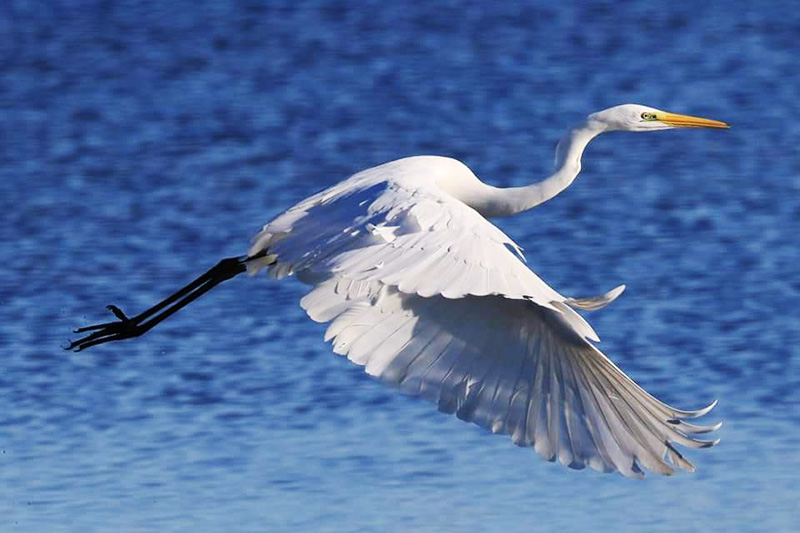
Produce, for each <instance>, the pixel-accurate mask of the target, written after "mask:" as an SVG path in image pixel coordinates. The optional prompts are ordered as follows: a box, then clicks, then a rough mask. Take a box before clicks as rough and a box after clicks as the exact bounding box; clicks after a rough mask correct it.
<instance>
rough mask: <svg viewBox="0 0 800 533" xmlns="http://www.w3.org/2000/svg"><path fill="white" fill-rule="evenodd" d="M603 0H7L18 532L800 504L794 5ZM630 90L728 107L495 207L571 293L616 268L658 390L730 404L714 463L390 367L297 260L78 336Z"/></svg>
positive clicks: (599, 154) (775, 509) (7, 404)
mask: <svg viewBox="0 0 800 533" xmlns="http://www.w3.org/2000/svg"><path fill="white" fill-rule="evenodd" d="M618 4H619V3H618V2H588V3H581V5H580V7H579V6H573V5H561V6H556V5H555V4H554V3H551V2H541V3H536V2H530V3H512V2H507V3H506V2H494V3H492V4H491V5H489V4H485V5H483V7H481V6H479V5H475V4H467V3H461V2H438V3H436V4H435V5H430V6H427V7H425V6H422V5H416V4H414V5H412V4H406V3H388V2H360V3H359V6H358V7H357V8H355V7H351V6H348V5H347V4H346V3H344V2H336V1H331V2H303V3H296V2H285V3H283V4H281V3H279V2H268V3H267V2H264V3H260V2H210V1H209V2H194V1H193V2H188V1H185V2H138V1H127V2H112V1H103V2H101V1H84V2H55V1H52V2H37V1H20V0H8V1H6V2H3V3H2V6H0V133H2V142H0V210H1V211H2V213H3V223H2V224H1V225H0V242H1V243H2V247H0V264H1V265H2V267H0V269H2V270H1V272H2V275H0V303H2V306H0V309H2V311H1V313H2V314H1V315H0V346H2V357H0V405H2V406H3V409H2V410H1V411H0V452H1V453H0V530H4V531H90V530H97V531H221V530H229V531H265V530H273V531H274V530H305V531H322V530H331V531H335V530H346V531H358V530H361V531H372V530H389V531H446V530H464V529H467V528H468V529H471V530H479V531H492V530H496V531H531V530H535V531H567V530H573V531H578V530H597V529H599V528H603V529H608V530H623V529H628V530H637V531H641V530H644V529H647V530H650V531H675V530H684V529H687V528H689V527H691V528H692V529H697V530H706V531H707V530H715V531H734V530H735V531H775V530H781V531H788V530H792V529H794V530H797V529H800V519H798V518H797V515H796V514H795V513H796V510H797V509H796V506H797V501H798V497H799V496H800V490H798V488H797V486H798V476H800V474H798V471H800V452H798V449H797V441H798V438H800V353H799V352H798V345H800V329H799V328H798V320H799V319H800V311H798V305H797V302H798V298H800V267H798V261H799V260H800V253H798V250H797V238H798V235H799V234H800V233H799V232H800V203H799V202H798V193H800V159H799V158H798V154H797V146H798V145H800V122H799V121H798V115H800V104H798V102H799V101H800V98H799V97H800V93H798V87H800V69H798V68H797V67H798V53H800V45H798V35H800V12H799V11H798V10H797V9H796V5H795V4H794V3H793V2H772V3H770V2H761V3H756V2H747V1H725V2H723V1H719V2H692V3H680V2H677V3H673V4H671V5H666V4H661V3H659V5H656V3H651V2H626V3H624V5H622V6H618ZM300 6H302V7H300ZM624 102H636V103H642V104H646V105H651V106H655V107H659V108H662V109H668V110H673V111H676V112H685V113H692V114H697V115H702V116H708V117H711V118H716V119H720V120H725V121H728V122H730V123H732V124H733V125H734V128H733V129H731V130H729V131H680V132H677V131H675V132H662V133H653V134H647V135H644V134H642V135H635V134H623V133H616V134H610V135H606V136H602V137H600V138H599V139H598V140H596V141H595V142H594V143H593V144H592V145H591V146H590V147H589V149H588V151H587V153H586V156H585V160H584V173H583V174H582V175H581V176H580V177H579V178H578V180H577V182H576V183H575V184H574V185H573V187H571V188H570V189H568V190H567V191H566V192H565V193H564V194H563V195H562V196H561V197H559V198H558V199H556V200H554V201H552V202H550V203H548V204H546V205H545V206H543V207H541V208H539V209H537V210H535V211H534V212H531V213H529V214H526V215H523V216H519V217H517V218H515V219H513V220H508V221H504V222H503V223H502V226H503V228H504V229H506V230H507V231H508V232H509V234H510V235H512V237H514V238H515V239H516V240H517V242H519V243H520V244H521V245H522V246H523V247H524V248H525V249H526V251H527V255H528V260H529V263H530V265H531V267H532V268H533V269H534V270H535V271H536V272H538V273H539V274H540V275H541V276H542V277H543V278H544V279H545V280H547V281H548V282H549V283H550V284H552V285H553V286H554V287H555V288H556V289H558V290H559V291H561V292H562V293H564V294H577V295H584V294H597V293H600V292H602V291H605V290H608V289H609V288H611V287H613V286H614V285H616V284H619V283H626V284H627V285H628V291H627V292H626V293H625V295H624V296H623V297H622V298H621V299H620V300H619V301H617V302H615V303H614V304H613V305H612V306H610V307H609V308H608V309H606V310H604V311H601V312H600V313H599V314H592V315H591V317H590V319H591V320H592V322H593V324H594V326H595V328H596V329H597V331H598V332H599V334H600V335H601V337H602V338H603V339H604V342H603V344H602V348H603V349H604V350H605V351H606V352H607V353H608V354H609V355H610V356H611V357H612V358H613V359H614V360H615V361H617V362H618V363H619V364H620V365H621V366H622V367H623V368H624V369H625V370H627V371H628V372H629V374H630V375H631V376H632V377H634V378H635V379H637V380H638V381H639V383H641V384H642V385H643V386H644V387H645V388H647V389H648V390H650V391H651V392H653V393H654V394H656V395H657V396H659V397H660V398H661V399H663V400H665V401H667V402H668V403H672V404H676V405H678V406H680V407H684V408H697V407H700V406H702V405H704V404H705V403H708V402H709V401H711V400H712V399H714V398H717V399H719V401H720V403H719V406H718V407H717V408H716V409H715V411H714V412H713V415H712V416H711V420H712V421H713V420H718V419H721V420H724V421H725V423H726V425H725V427H724V428H723V429H722V430H721V431H720V437H721V438H722V443H721V444H720V445H719V446H718V447H717V448H714V449H712V450H704V451H695V452H693V453H692V452H690V453H689V456H690V458H691V459H692V460H693V461H694V462H695V463H696V464H697V465H698V466H699V471H698V472H697V473H696V474H693V475H688V474H687V475H679V476H676V477H674V478H659V477H655V476H650V477H648V478H647V479H646V480H645V481H643V482H631V481H628V480H625V479H623V478H622V477H620V476H616V475H601V474H597V473H594V472H591V471H572V470H569V469H566V468H564V467H561V466H558V465H553V464H549V463H546V462H543V461H541V460H540V459H539V457H538V456H537V455H536V454H535V453H534V452H532V451H531V450H529V449H520V448H516V447H515V446H513V445H511V443H510V442H509V440H508V439H507V438H501V437H497V436H492V435H489V434H487V433H486V432H484V431H482V430H480V429H478V428H476V427H472V426H469V425H466V424H463V423H461V422H459V421H458V420H455V419H454V418H451V417H447V416H445V415H441V414H439V413H437V412H436V411H435V409H433V408H432V407H431V406H430V405H428V404H425V403H423V402H420V401H417V400H414V399H412V398H408V397H404V396H401V395H399V394H396V393H394V392H393V391H391V390H387V389H385V388H384V387H382V386H381V385H380V384H378V383H376V382H373V381H372V380H370V379H369V378H368V377H366V376H364V375H362V373H361V370H360V369H358V368H356V367H355V366H353V365H351V364H350V363H348V362H347V361H345V360H343V359H342V358H339V357H336V356H334V355H332V354H331V353H330V349H329V347H328V346H326V345H325V344H324V343H323V342H322V331H323V328H322V326H319V325H317V324H313V323H311V322H310V321H309V320H307V319H306V318H305V315H304V313H303V312H302V311H301V310H300V308H299V307H298V306H297V300H298V298H299V297H300V296H301V295H302V294H303V293H304V290H305V289H304V287H302V286H300V285H299V284H297V283H296V282H292V281H288V282H282V283H272V282H267V281H265V280H262V279H257V280H248V279H236V280H234V281H232V282H230V283H228V284H226V285H223V287H222V288H220V289H218V290H216V291H214V292H213V293H211V294H210V295H209V296H207V297H206V298H204V299H203V300H200V301H198V302H197V303H195V304H193V305H192V306H191V307H190V308H188V309H187V310H185V311H184V312H182V313H181V314H179V315H177V316H175V317H174V318H173V319H170V320H169V321H168V322H165V323H164V324H163V325H162V326H161V327H159V328H158V329H156V330H154V331H153V332H151V333H150V334H148V335H147V336H145V337H143V338H141V339H138V340H135V341H128V342H124V343H119V344H111V345H106V346H102V347H98V348H95V349H92V350H89V351H88V352H84V353H80V354H73V353H69V352H65V351H64V350H63V349H62V347H63V346H64V345H65V344H66V340H67V338H69V337H70V329H71V328H73V327H76V326H79V325H82V324H87V323H93V322H97V321H100V320H105V319H106V318H108V317H107V316H106V312H105V310H104V309H103V306H104V305H106V304H108V303H112V302H113V303H116V304H118V305H120V306H121V307H123V308H124V309H126V310H128V311H130V312H136V311H138V310H140V309H143V308H145V307H147V306H149V305H150V304H152V303H153V302H155V301H156V300H158V299H160V298H162V297H163V296H165V295H166V294H168V293H169V292H171V291H172V290H174V289H175V288H177V287H179V286H180V285H182V284H183V283H185V282H187V281H188V280H190V279H191V278H193V277H194V276H195V275H197V274H199V273H201V272H202V271H204V270H205V269H206V268H208V267H209V266H211V265H213V264H214V263H215V262H216V261H217V260H218V259H219V258H221V257H225V256H231V255H238V254H240V253H242V252H244V251H245V250H246V249H247V247H248V244H249V239H250V237H251V236H252V235H253V234H254V233H255V232H256V231H257V230H258V229H259V228H260V226H261V225H262V224H263V223H265V222H266V221H267V220H268V219H269V218H270V217H271V216H273V215H275V214H277V213H278V212H280V211H281V210H283V209H285V208H286V207H288V206H289V205H291V204H292V203H294V202H295V201H297V200H300V199H302V198H303V197H305V196H307V195H308V194H310V193H312V192H315V191H317V190H318V189H320V188H322V187H325V186H327V185H330V184H333V183H334V182H336V181H338V180H339V179H341V178H344V177H346V176H347V175H349V174H350V173H353V172H355V171H357V170H360V169H362V168H365V167H368V166H372V165H375V164H378V163H381V162H384V161H387V160H390V159H394V158H397V157H401V156H406V155H411V154H419V153H435V154H443V155H450V156H454V157H457V158H460V159H462V160H464V161H465V162H466V163H467V164H469V165H470V166H471V168H472V169H473V170H474V171H475V172H476V173H477V174H478V175H479V176H480V177H482V178H483V179H484V180H486V181H489V182H491V183H494V184H496V185H521V184H525V183H527V182H529V181H531V180H533V179H538V178H540V177H543V176H544V175H545V174H546V173H547V170H548V169H549V167H550V164H551V161H552V150H553V147H554V145H555V141H556V140H557V139H558V137H559V136H560V135H561V132H562V130H563V129H564V128H566V127H567V126H569V125H571V124H573V123H575V122H577V121H578V120H580V118H581V117H583V116H584V115H586V114H588V113H590V112H592V111H595V110H597V109H600V108H604V107H608V106H611V105H616V104H619V103H624Z"/></svg>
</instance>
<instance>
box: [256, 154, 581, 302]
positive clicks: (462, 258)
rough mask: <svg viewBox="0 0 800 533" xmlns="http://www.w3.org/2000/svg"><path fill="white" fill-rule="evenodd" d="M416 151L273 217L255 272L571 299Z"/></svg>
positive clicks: (414, 289) (260, 239)
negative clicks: (446, 186) (443, 185)
mask: <svg viewBox="0 0 800 533" xmlns="http://www.w3.org/2000/svg"><path fill="white" fill-rule="evenodd" d="M440 159H444V158H440ZM414 160H415V158H410V159H405V160H399V161H394V162H391V163H387V164H385V165H381V166H379V167H375V168H372V169H369V170H367V171H364V172H361V173H358V174H356V175H354V176H352V177H350V178H349V179H347V180H345V181H343V182H341V183H339V184H338V185H336V186H334V187H331V188H330V189H328V190H326V191H323V192H321V193H319V194H317V195H314V196H312V197H310V198H308V199H306V200H304V201H303V202H301V203H299V204H297V205H296V206H294V207H293V208H291V209H289V210H288V211H287V212H285V213H283V214H282V215H279V216H278V217H276V218H275V219H273V220H272V221H270V222H269V223H268V224H267V225H266V226H264V228H263V230H262V231H261V232H260V233H259V234H258V235H256V237H255V238H254V242H253V245H252V247H251V248H250V255H251V256H256V257H257V256H258V255H259V254H263V253H265V252H266V250H269V254H270V255H269V260H267V259H266V258H262V259H253V260H252V261H250V262H249V263H248V268H249V269H250V271H251V273H254V272H257V271H258V270H259V269H261V268H266V269H267V270H268V271H269V272H270V275H271V276H272V277H276V278H277V277H282V276H286V275H290V274H296V275H297V276H298V277H299V278H300V279H302V280H307V281H310V282H312V283H316V282H318V281H319V280H324V279H328V278H331V277H337V278H347V279H351V280H365V281H380V282H381V283H383V284H384V285H388V286H394V287H398V288H399V290H400V291H401V292H405V293H412V294H420V295H424V296H434V295H444V296H445V297H447V298H461V297H463V296H465V295H477V296H481V295H487V294H491V295H502V296H504V297H506V298H511V299H522V298H526V299H529V300H531V301H534V302H536V303H537V304H539V305H541V306H543V307H548V308H550V307H552V306H551V302H553V301H556V302H563V301H565V300H566V298H565V297H563V296H561V295H560V294H558V293H557V292H556V291H555V290H553V289H552V288H551V287H549V286H548V285H547V284H546V283H544V282H543V281H542V280H541V279H540V278H539V277H538V276H536V274H534V273H533V272H532V271H531V270H530V269H529V268H528V267H527V266H526V265H525V263H524V262H523V261H522V260H521V256H520V255H518V254H519V253H520V252H519V250H520V248H519V246H518V245H517V244H516V243H514V242H513V241H512V240H511V239H510V238H509V237H508V236H507V235H506V234H505V233H503V232H502V231H500V229H498V228H497V227H496V226H494V225H493V224H491V223H490V222H489V221H488V220H486V219H485V218H483V217H482V216H481V215H480V214H479V213H478V212H477V211H475V210H474V209H472V208H471V207H469V206H467V205H466V204H464V203H463V202H461V201H459V200H457V199H455V198H453V197H452V196H450V195H449V194H447V193H446V192H444V191H443V190H441V189H440V188H439V187H438V186H437V185H436V183H435V180H434V179H433V178H432V177H431V176H428V175H426V168H425V167H424V166H420V165H421V163H419V162H415V161H414ZM449 161H452V160H449ZM386 226H391V231H390V232H389V233H391V238H388V237H387V235H388V233H387V230H386ZM376 228H382V230H377V229H376ZM275 259H277V261H275ZM379 265H380V266H379ZM476 267H477V270H476V273H475V274H474V275H472V274H470V275H468V276H465V274H468V273H469V272H470V271H471V270H472V269H474V268H476ZM467 280H469V283H467Z"/></svg>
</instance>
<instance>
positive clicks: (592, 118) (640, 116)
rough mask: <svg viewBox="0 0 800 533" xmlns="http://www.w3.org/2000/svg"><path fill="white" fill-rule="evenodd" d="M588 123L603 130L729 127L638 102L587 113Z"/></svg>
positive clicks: (722, 123) (715, 121)
mask: <svg viewBox="0 0 800 533" xmlns="http://www.w3.org/2000/svg"><path fill="white" fill-rule="evenodd" d="M588 121H589V123H590V124H596V125H597V127H598V128H602V129H603V130H605V131H614V130H621V131H654V130H668V129H672V128H729V127H730V126H729V125H728V124H726V123H724V122H720V121H719V120H710V119H707V118H700V117H692V116H690V115H678V114H676V113H668V112H666V111H661V110H660V109H655V108H652V107H647V106H643V105H638V104H623V105H618V106H616V107H610V108H608V109H604V110H602V111H598V112H597V113H592V114H591V115H589V118H588Z"/></svg>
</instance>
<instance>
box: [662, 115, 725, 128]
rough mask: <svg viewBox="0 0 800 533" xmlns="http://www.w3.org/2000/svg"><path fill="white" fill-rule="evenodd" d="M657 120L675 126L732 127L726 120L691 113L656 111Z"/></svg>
mask: <svg viewBox="0 0 800 533" xmlns="http://www.w3.org/2000/svg"><path fill="white" fill-rule="evenodd" d="M656 120H658V121H661V122H663V123H664V124H668V125H670V126H673V127H675V128H720V129H726V128H730V125H728V124H727V123H725V122H721V121H719V120H711V119H708V118H700V117H693V116H691V115H678V114H677V113H664V112H659V113H656Z"/></svg>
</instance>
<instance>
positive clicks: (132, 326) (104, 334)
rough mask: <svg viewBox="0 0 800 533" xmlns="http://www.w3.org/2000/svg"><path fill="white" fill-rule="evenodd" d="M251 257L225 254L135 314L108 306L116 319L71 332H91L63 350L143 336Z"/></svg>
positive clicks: (237, 271) (236, 272)
mask: <svg viewBox="0 0 800 533" xmlns="http://www.w3.org/2000/svg"><path fill="white" fill-rule="evenodd" d="M254 258H255V257H229V258H227V259H223V260H222V261H220V262H219V263H217V264H216V265H215V266H214V267H212V268H211V269H209V270H208V272H206V273H205V274H203V275H202V276H200V277H199V278H197V279H196V280H194V281H192V282H191V283H189V284H188V285H186V286H185V287H183V288H182V289H181V290H179V291H178V292H176V293H175V294H173V295H171V296H169V297H167V298H165V299H164V300H162V301H160V302H159V303H157V304H156V305H154V306H153V307H151V308H149V309H147V310H145V311H143V312H141V313H139V314H138V315H136V316H134V317H130V318H129V317H128V316H126V315H125V313H123V312H122V310H121V309H120V308H119V307H117V306H115V305H109V306H107V307H108V309H109V310H110V311H111V312H112V313H113V314H114V316H115V317H117V319H118V320H117V321H116V322H104V323H102V324H95V325H92V326H85V327H82V328H78V329H76V330H75V333H85V332H87V331H92V332H93V333H91V334H89V335H87V336H85V337H82V338H80V339H78V340H76V341H72V342H71V343H70V344H69V346H68V347H67V348H66V349H67V350H75V351H78V352H79V351H81V350H85V349H86V348H89V347H91V346H96V345H98V344H103V343H106V342H111V341H119V340H123V339H130V338H133V337H138V336H140V335H143V334H144V333H146V332H147V331H149V330H150V329H152V328H153V327H155V326H156V325H157V324H158V323H160V322H162V321H163V320H165V319H167V318H169V317H170V316H172V315H173V314H175V313H177V312H178V311H179V310H181V309H182V308H183V307H185V306H187V305H189V304H190V303H192V302H193V301H194V300H196V299H197V298H199V297H201V296H202V295H204V294H205V293H207V292H208V291H210V290H211V289H213V288H214V287H216V286H217V285H219V284H220V283H222V282H223V281H226V280H229V279H231V278H233V277H236V276H238V275H239V274H241V273H243V272H245V271H246V270H247V267H246V266H245V264H246V262H247V261H248V260H250V259H254Z"/></svg>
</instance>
